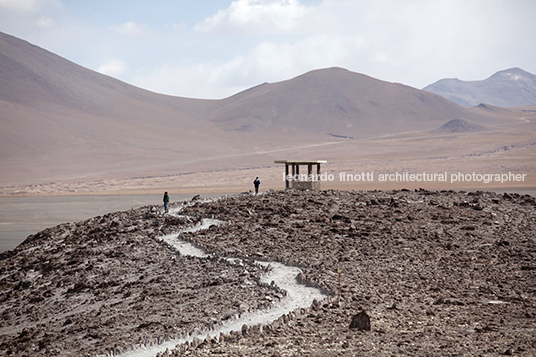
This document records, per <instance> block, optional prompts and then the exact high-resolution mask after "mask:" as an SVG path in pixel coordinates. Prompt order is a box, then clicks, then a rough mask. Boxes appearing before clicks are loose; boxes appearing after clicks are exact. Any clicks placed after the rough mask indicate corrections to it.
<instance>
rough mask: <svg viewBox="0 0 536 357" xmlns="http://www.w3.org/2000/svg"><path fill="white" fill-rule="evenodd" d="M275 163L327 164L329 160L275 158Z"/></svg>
mask: <svg viewBox="0 0 536 357" xmlns="http://www.w3.org/2000/svg"><path fill="white" fill-rule="evenodd" d="M274 163H276V164H299V165H307V164H327V161H325V160H275V161H274Z"/></svg>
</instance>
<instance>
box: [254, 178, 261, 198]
mask: <svg viewBox="0 0 536 357" xmlns="http://www.w3.org/2000/svg"><path fill="white" fill-rule="evenodd" d="M260 185H261V180H259V178H258V177H255V180H254V181H253V186H255V194H258V193H259V186H260Z"/></svg>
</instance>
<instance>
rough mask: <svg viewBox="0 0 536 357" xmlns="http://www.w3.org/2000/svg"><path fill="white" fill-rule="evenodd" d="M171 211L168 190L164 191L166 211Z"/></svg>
mask: <svg viewBox="0 0 536 357" xmlns="http://www.w3.org/2000/svg"><path fill="white" fill-rule="evenodd" d="M168 212H169V195H168V193H167V191H166V192H164V213H168Z"/></svg>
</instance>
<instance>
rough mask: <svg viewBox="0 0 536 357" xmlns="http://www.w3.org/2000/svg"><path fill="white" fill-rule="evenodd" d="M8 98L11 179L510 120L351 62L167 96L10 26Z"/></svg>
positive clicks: (7, 172) (145, 171)
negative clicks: (242, 87) (229, 88)
mask: <svg viewBox="0 0 536 357" xmlns="http://www.w3.org/2000/svg"><path fill="white" fill-rule="evenodd" d="M0 108H1V110H0V123H1V126H2V130H1V131H0V165H1V167H2V174H1V175H0V185H10V184H14V183H16V184H24V183H41V182H47V181H52V180H64V179H85V178H92V179H95V178H100V177H132V176H133V175H151V174H166V173H177V172H189V171H198V170H209V169H218V168H223V167H227V166H229V165H241V166H243V167H249V166H251V165H252V163H253V162H255V164H259V163H258V160H259V158H258V157H257V158H255V159H254V160H253V159H250V160H249V161H248V157H249V156H248V155H252V154H255V153H259V152H263V153H266V152H281V150H286V149H289V148H293V147H297V146H303V145H310V144H317V143H325V142H330V141H334V140H344V139H342V138H341V137H351V138H366V137H373V136H381V135H388V134H395V133H401V132H408V131H422V130H430V129H435V128H437V127H439V126H440V125H441V124H443V123H445V122H448V121H449V120H452V119H455V118H463V119H464V120H469V121H471V122H475V123H479V124H494V123H496V122H499V121H501V120H502V119H501V117H498V116H496V115H494V116H490V115H489V114H488V113H486V111H478V110H471V109H466V108H463V107H461V106H458V105H456V104H454V103H452V102H450V101H448V100H446V99H444V98H442V97H440V96H438V95H435V94H432V93H428V92H423V91H421V90H418V89H415V88H411V87H408V86H405V85H402V84H394V83H388V82H384V81H380V80H377V79H374V78H371V77H368V76H365V75H362V74H358V73H353V72H350V71H348V70H345V69H341V68H328V69H321V70H316V71H312V72H309V73H306V74H304V75H301V76H299V77H296V78H293V79H290V80H287V81H283V82H278V83H270V84H262V85H259V86H256V87H253V88H251V89H248V90H246V91H243V92H241V93H238V94H236V95H234V96H231V97H229V98H225V99H222V100H204V99H192V98H180V97H172V96H166V95H161V94H157V93H153V92H150V91H146V90H143V89H140V88H136V87H134V86H131V85H128V84H126V83H123V82H121V81H118V80H116V79H113V78H111V77H108V76H105V75H102V74H99V73H96V72H94V71H91V70H88V69H86V68H83V67H81V66H78V65H76V64H74V63H72V62H70V61H68V60H65V59H63V58H61V57H59V56H57V55H55V54H53V53H50V52H48V51H46V50H44V49H41V48H39V47H36V46H34V45H31V44H30V43H28V42H25V41H23V40H20V39H17V38H15V37H12V36H9V35H6V34H2V33H0ZM264 159H265V160H266V162H271V160H273V158H272V157H269V158H266V157H265V158H264ZM248 165H249V166H248Z"/></svg>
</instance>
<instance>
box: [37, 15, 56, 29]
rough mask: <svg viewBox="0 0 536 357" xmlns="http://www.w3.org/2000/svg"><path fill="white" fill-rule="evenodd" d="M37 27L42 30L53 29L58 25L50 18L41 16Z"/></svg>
mask: <svg viewBox="0 0 536 357" xmlns="http://www.w3.org/2000/svg"><path fill="white" fill-rule="evenodd" d="M37 26H38V27H41V28H51V27H56V26H58V23H57V22H56V20H54V19H52V18H50V17H46V16H41V17H39V19H37Z"/></svg>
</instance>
